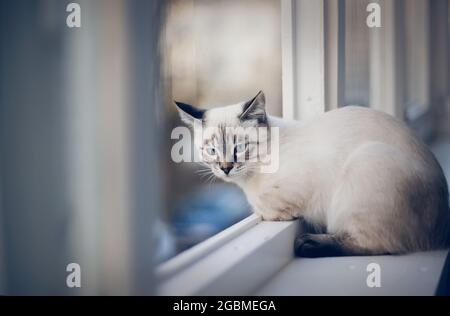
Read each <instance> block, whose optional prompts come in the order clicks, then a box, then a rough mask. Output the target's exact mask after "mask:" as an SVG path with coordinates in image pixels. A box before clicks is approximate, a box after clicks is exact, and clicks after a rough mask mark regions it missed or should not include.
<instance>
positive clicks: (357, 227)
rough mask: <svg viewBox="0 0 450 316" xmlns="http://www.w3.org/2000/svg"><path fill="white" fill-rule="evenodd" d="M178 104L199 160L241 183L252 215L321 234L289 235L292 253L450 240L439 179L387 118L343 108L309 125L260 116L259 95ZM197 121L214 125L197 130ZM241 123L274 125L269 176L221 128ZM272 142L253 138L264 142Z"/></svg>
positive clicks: (386, 248)
mask: <svg viewBox="0 0 450 316" xmlns="http://www.w3.org/2000/svg"><path fill="white" fill-rule="evenodd" d="M176 104H177V106H178V109H179V112H180V115H181V118H182V119H183V121H184V122H186V123H187V124H189V125H191V126H193V127H194V133H197V136H198V138H197V139H199V140H200V141H197V142H196V147H197V149H198V150H199V151H200V152H201V153H202V156H203V159H204V161H203V163H204V164H206V165H207V166H208V167H209V168H211V171H212V172H213V173H214V174H215V175H216V176H217V177H220V178H221V179H223V180H225V181H230V182H234V183H236V184H237V185H238V186H240V187H241V188H242V190H243V191H244V192H245V194H246V196H247V199H248V201H249V203H250V204H251V206H252V208H253V211H254V212H255V213H257V214H260V215H261V216H262V218H263V219H264V220H292V219H295V218H303V219H304V220H306V221H307V222H308V223H310V224H311V225H313V226H314V227H316V228H317V231H318V232H320V233H317V234H304V235H302V236H299V237H298V238H297V239H296V242H295V253H296V254H297V255H299V256H305V257H321V256H344V255H372V254H398V253H405V252H412V251H420V250H428V249H438V248H445V247H448V246H449V242H450V238H449V235H450V234H449V231H450V210H449V200H448V187H447V182H446V180H445V176H444V174H443V172H442V169H441V167H440V166H439V164H438V162H437V161H436V159H435V158H434V156H433V154H432V153H431V152H430V151H429V150H428V149H427V147H426V146H425V145H424V144H423V143H422V142H420V141H419V140H418V139H417V138H416V136H415V135H414V134H413V132H411V131H410V130H409V129H408V128H407V127H406V126H405V125H404V124H403V123H402V122H400V121H398V120H396V119H395V118H393V117H391V116H389V115H387V114H384V113H381V112H378V111H375V110H371V109H368V108H363V107H356V106H349V107H343V108H341V109H338V110H334V111H330V112H327V113H325V114H323V115H321V116H319V117H318V118H316V119H314V120H311V121H309V122H305V123H303V122H297V121H289V122H288V121H286V120H283V119H280V118H274V117H271V116H268V115H267V114H266V111H265V97H264V94H263V93H262V92H260V93H258V95H257V96H256V97H255V98H253V99H252V100H250V101H248V102H243V103H239V104H235V105H230V106H225V107H220V108H214V109H211V110H208V111H205V110H200V109H197V108H195V107H193V106H191V105H187V104H184V103H178V102H177V103H176ZM195 123H197V124H195ZM199 126H200V127H215V129H211V131H209V132H204V133H203V132H202V130H203V131H204V130H205V129H202V128H199ZM239 126H241V127H249V126H253V127H267V128H269V129H270V128H273V127H278V128H279V132H280V138H279V140H280V141H279V169H278V171H277V172H275V173H261V172H258V168H256V167H257V166H258V162H254V161H253V162H250V161H249V160H250V159H249V158H251V157H252V156H255V155H257V153H255V152H254V151H253V150H252V149H251V147H250V146H249V143H248V141H245V140H244V141H243V140H242V139H245V137H244V138H242V135H239V132H234V133H233V132H229V131H227V129H226V127H239ZM198 133H202V134H201V135H198ZM270 142H271V139H270V137H268V138H264V139H259V140H258V143H259V145H266V146H268V147H270V146H269V145H270V144H268V143H270ZM239 157H241V158H242V157H244V158H245V159H244V160H243V159H238V158H239Z"/></svg>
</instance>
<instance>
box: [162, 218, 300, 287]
mask: <svg viewBox="0 0 450 316" xmlns="http://www.w3.org/2000/svg"><path fill="white" fill-rule="evenodd" d="M297 227H298V221H291V222H264V221H261V220H260V218H259V217H258V216H256V215H252V216H250V217H248V218H247V219H245V220H243V221H241V222H239V223H237V224H235V225H233V226H231V227H230V228H228V229H226V230H224V231H223V232H221V233H220V234H218V235H216V236H214V237H212V238H210V239H208V240H206V241H204V242H203V243H200V244H198V245H197V246H195V247H193V248H191V249H189V250H187V251H186V252H184V253H182V254H180V255H178V256H177V257H175V258H173V259H171V260H169V261H167V262H166V263H163V264H162V265H160V266H159V267H158V268H157V278H158V279H159V280H160V286H159V290H158V292H159V294H160V295H249V294H250V293H253V292H254V291H256V290H258V289H259V288H260V287H261V286H262V285H263V284H264V283H265V282H266V281H267V280H268V278H270V277H271V276H273V275H274V274H275V273H276V272H278V271H280V270H281V269H282V268H283V267H284V266H285V265H287V264H288V263H289V262H290V261H291V260H292V258H293V251H292V245H293V240H294V237H295V235H296V231H297ZM236 285H239V286H236Z"/></svg>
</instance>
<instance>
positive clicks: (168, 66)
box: [158, 0, 282, 261]
mask: <svg viewBox="0 0 450 316" xmlns="http://www.w3.org/2000/svg"><path fill="white" fill-rule="evenodd" d="M280 11H281V4H280V1H274V0H246V1H240V0H215V1H208V0H171V1H169V3H168V9H167V13H166V14H167V16H166V22H165V26H164V28H163V30H162V33H161V57H162V75H161V76H162V78H161V80H162V88H163V91H162V92H163V96H164V100H165V102H164V106H165V107H166V113H167V115H166V122H165V124H166V128H167V130H166V138H165V140H166V142H167V147H166V148H167V150H166V153H165V157H166V166H165V168H166V170H165V174H166V175H167V178H166V181H165V183H162V184H161V185H165V186H166V192H167V196H166V199H167V203H166V205H167V211H166V213H165V214H161V217H162V221H161V233H160V234H158V235H159V238H160V242H159V246H160V247H159V254H158V256H159V260H161V261H162V260H166V259H168V258H170V257H172V256H174V255H176V254H177V253H179V252H181V251H183V250H186V249H188V248H190V247H192V246H193V245H195V244H197V243H199V242H201V241H203V240H205V239H207V238H209V237H211V236H212V235H214V234H216V233H218V232H220V231H222V230H223V229H225V228H227V227H229V226H231V225H232V224H234V223H236V222H238V221H240V220H242V219H243V218H245V217H247V216H248V215H250V207H249V205H248V203H247V201H246V198H245V196H244V194H243V193H242V192H241V190H240V189H239V188H238V187H236V186H234V185H232V184H226V183H223V182H221V180H219V179H214V178H212V177H209V176H208V175H207V176H205V177H203V176H202V174H201V173H200V174H199V173H196V171H198V170H200V169H201V168H203V167H201V168H200V167H199V165H198V164H195V163H191V162H185V163H180V164H176V163H174V162H173V161H172V160H171V158H170V150H171V147H172V145H173V144H174V143H175V142H176V140H171V139H170V134H171V131H172V129H173V128H174V127H176V126H181V125H182V122H181V121H180V119H179V117H178V113H177V111H176V108H175V106H174V103H173V100H177V101H181V102H185V103H190V104H193V105H196V106H199V107H201V108H204V109H209V108H213V107H217V106H223V105H227V104H233V103H237V102H240V101H244V100H248V99H250V98H252V97H253V96H254V95H256V93H257V92H258V91H259V90H263V91H264V92H265V94H266V98H267V100H266V101H267V109H268V111H269V113H270V114H272V115H278V116H279V115H281V101H282V100H281V97H282V96H281V90H282V89H281V21H280V15H281V12H280Z"/></svg>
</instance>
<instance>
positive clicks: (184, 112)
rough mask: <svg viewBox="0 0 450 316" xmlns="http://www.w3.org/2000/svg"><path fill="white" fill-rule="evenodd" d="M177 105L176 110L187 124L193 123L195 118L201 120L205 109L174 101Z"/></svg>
mask: <svg viewBox="0 0 450 316" xmlns="http://www.w3.org/2000/svg"><path fill="white" fill-rule="evenodd" d="M174 102H175V105H176V106H177V109H178V112H179V113H180V118H181V120H182V121H183V122H185V123H186V124H189V125H194V122H195V120H200V121H201V120H202V119H203V115H204V114H205V112H206V111H205V110H201V109H198V108H196V107H195V106H192V105H189V104H186V103H182V102H177V101H174Z"/></svg>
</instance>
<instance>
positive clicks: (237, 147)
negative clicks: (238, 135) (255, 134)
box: [236, 143, 247, 154]
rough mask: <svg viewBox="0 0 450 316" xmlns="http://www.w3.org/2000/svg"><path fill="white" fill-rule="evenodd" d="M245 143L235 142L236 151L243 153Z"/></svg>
mask: <svg viewBox="0 0 450 316" xmlns="http://www.w3.org/2000/svg"><path fill="white" fill-rule="evenodd" d="M246 147H247V146H246V145H245V143H240V144H237V145H236V153H238V154H239V153H243V152H244V151H245V149H246Z"/></svg>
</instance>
